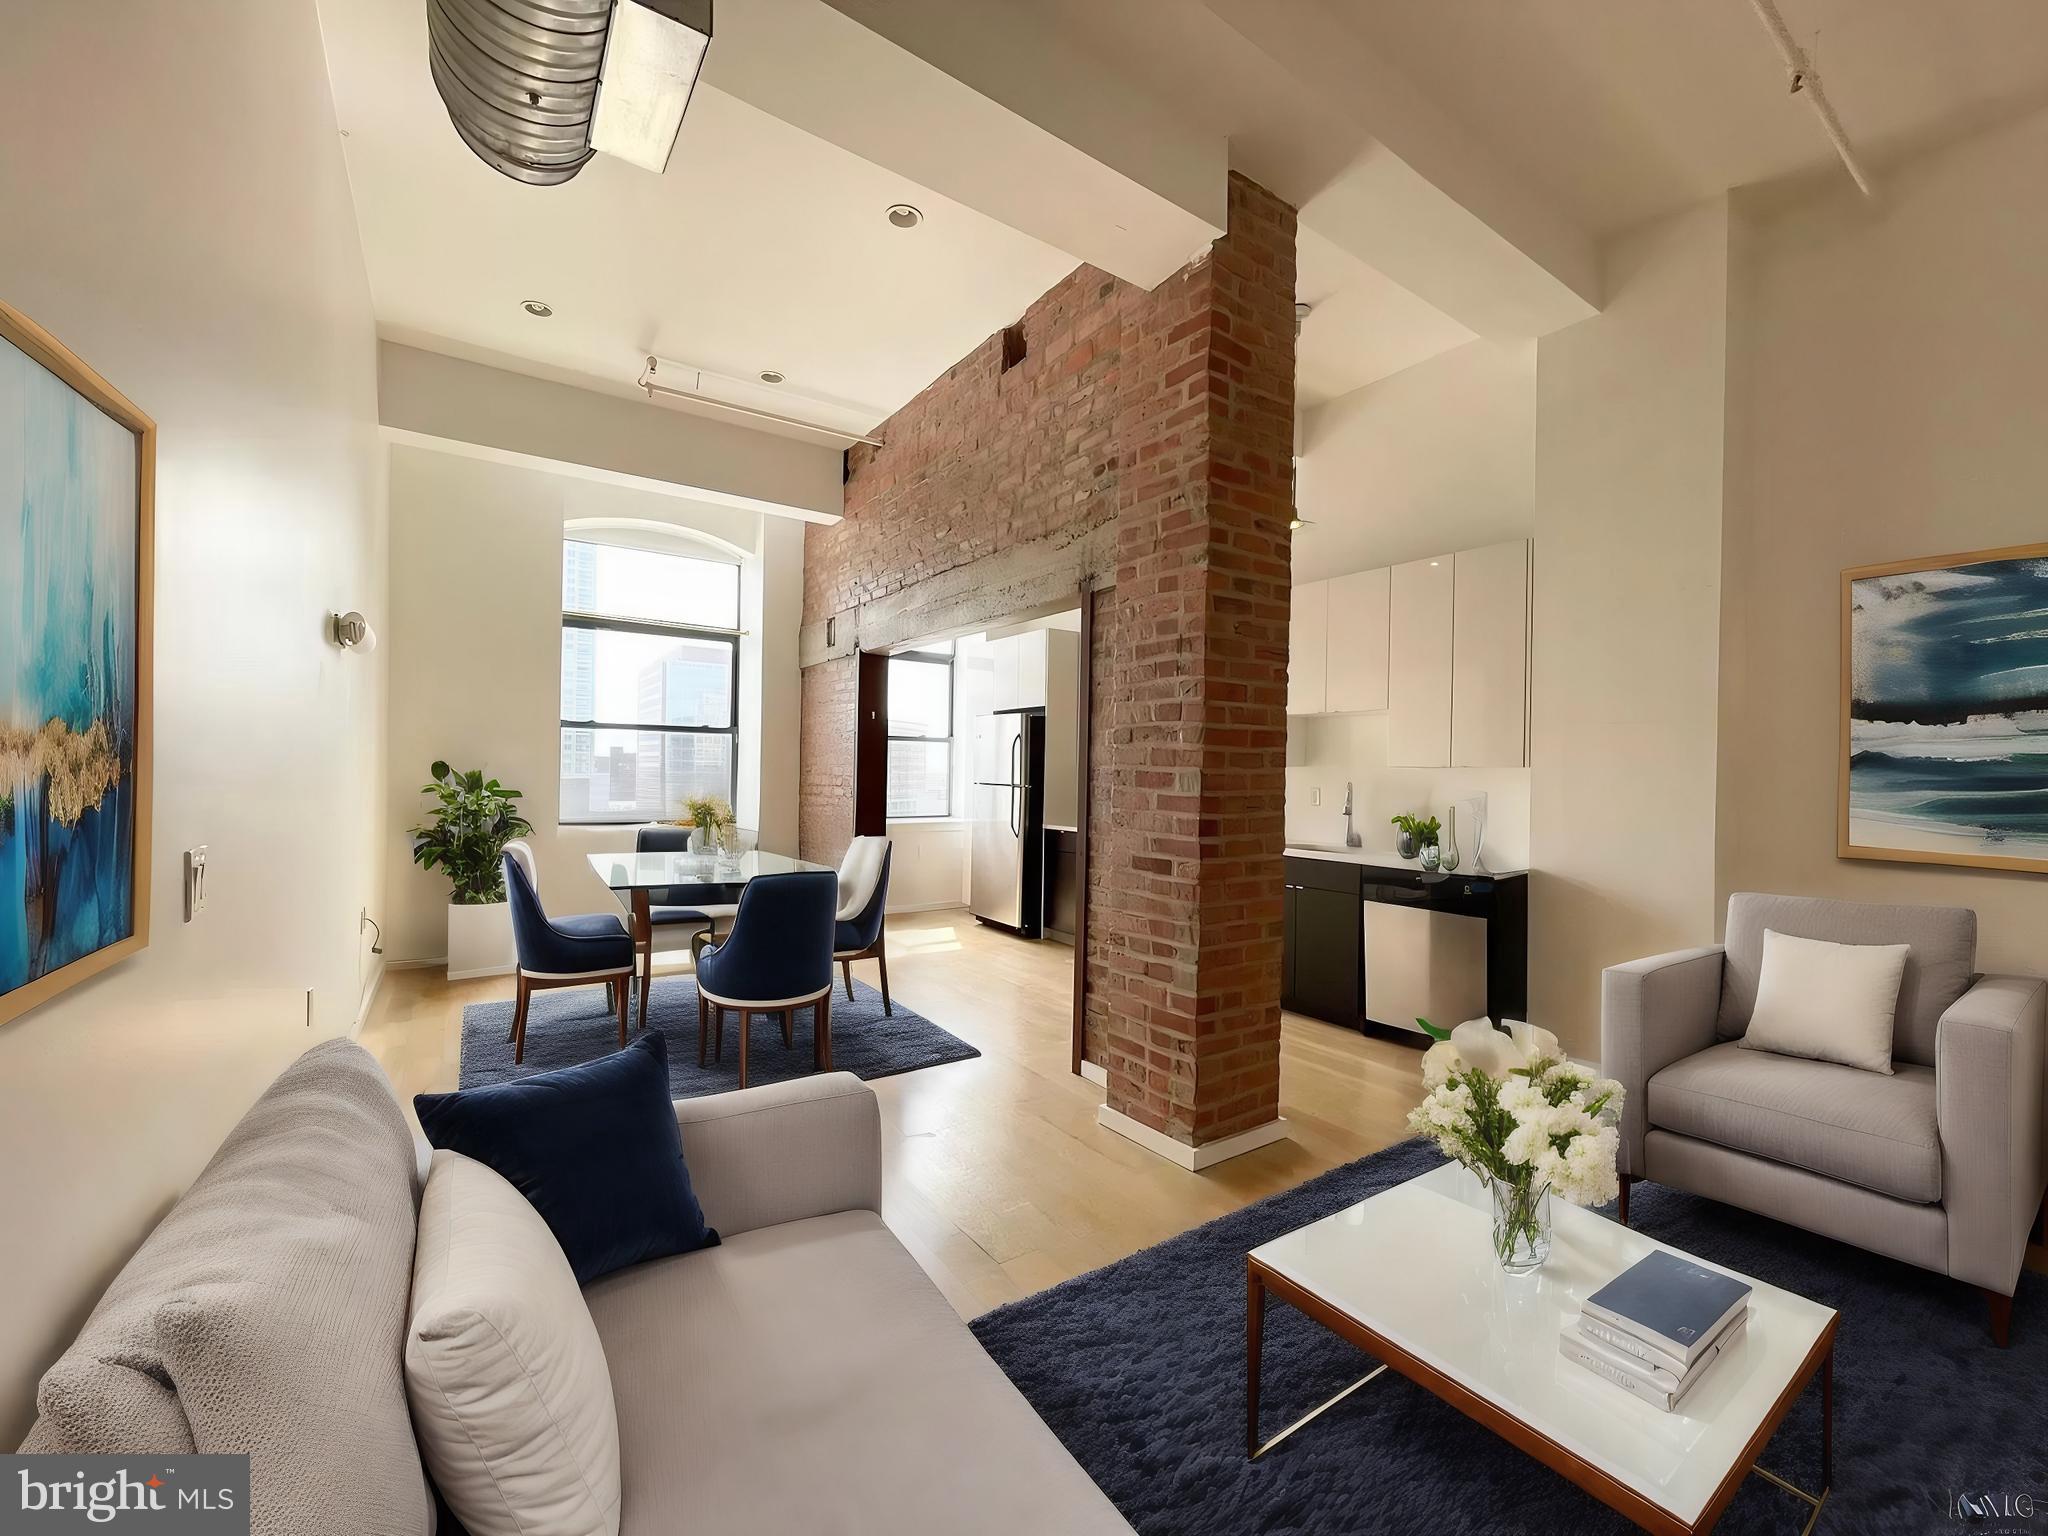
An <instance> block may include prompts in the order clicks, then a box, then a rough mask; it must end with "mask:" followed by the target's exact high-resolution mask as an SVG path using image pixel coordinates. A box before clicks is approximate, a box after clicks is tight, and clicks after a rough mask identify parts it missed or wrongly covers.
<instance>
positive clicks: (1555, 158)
mask: <svg viewBox="0 0 2048 1536" xmlns="http://www.w3.org/2000/svg"><path fill="white" fill-rule="evenodd" d="M1329 3H1330V4H1332V5H1334V6H1336V7H1337V8H1338V9H1340V10H1341V11H1343V12H1345V13H1346V14H1347V15H1348V16H1349V18H1350V19H1351V21H1352V22H1353V24H1354V25H1355V26H1356V27H1357V28H1358V29H1359V31H1360V33H1361V34H1362V36H1363V37H1364V38H1365V39H1366V40H1367V41H1369V42H1370V43H1371V44H1372V45H1373V46H1374V47H1376V48H1377V49H1379V50H1380V51H1381V52H1382V53H1384V54H1385V55H1386V56H1388V57H1389V58H1391V59H1392V60H1394V61H1395V62H1396V63H1397V64H1398V65H1399V66H1400V67H1401V68H1402V69H1403V70H1404V71H1405V72H1406V73H1407V74H1408V75H1409V76H1410V78H1412V79H1413V80H1414V81H1415V83H1416V84H1417V85H1418V86H1420V87H1421V88H1422V89H1423V90H1424V91H1426V92H1428V93H1429V94H1430V95H1431V96H1432V97H1434V98H1435V100H1436V102H1437V104H1438V105H1439V106H1440V107H1442V108H1443V109H1444V110H1445V111H1447V112H1449V113H1450V114H1452V115H1454V116H1456V117H1457V118H1459V119H1460V120H1462V121H1464V122H1465V123H1467V124H1468V125H1469V126H1470V127H1471V128H1472V129H1473V130H1474V131H1475V132H1476V133H1478V134H1479V135H1481V136H1482V137H1483V138H1485V139H1486V140H1487V141H1488V142H1489V143H1490V145H1491V146H1493V147H1494V148H1495V149H1496V150H1498V151H1499V152H1500V153H1501V154H1502V155H1503V156H1505V157H1506V158H1507V159H1508V160H1509V162H1510V163H1512V164H1517V165H1520V166H1522V167H1523V168H1525V169H1526V170H1527V171H1528V172H1529V173H1530V174H1531V175H1533V176H1534V177H1536V178H1537V179H1538V180H1540V181H1541V182H1542V184H1543V185H1544V186H1545V187H1546V188H1548V189H1549V190H1550V191H1552V192H1553V193H1555V194H1556V195H1558V196H1559V197H1561V198H1563V199H1564V200H1565V202H1566V203H1567V204H1568V205H1569V206H1570V209H1571V211H1572V212H1573V213H1574V214H1575V215H1576V216H1577V217H1578V218H1579V219H1580V220H1581V221H1582V222H1583V223H1584V224H1585V225H1586V227H1587V228H1589V229H1591V230H1592V231H1594V232H1595V233H1596V234H1601V235H1606V234H1611V233H1614V232H1616V231H1618V230H1621V229H1625V228H1628V227H1630V226H1632V225H1635V224H1639V223H1641V222H1643V221H1644V220H1646V219H1650V218H1653V217H1655V216H1657V215H1659V214H1662V213H1666V212H1670V211H1673V210H1675V209H1677V208H1681V207H1684V206H1686V205H1687V204H1689V203H1694V202H1697V201H1699V200H1700V199H1702V198H1705V197H1710V196H1712V195H1714V194H1715V193H1718V192H1721V191H1724V190H1726V189H1728V188H1731V187H1742V186H1749V185H1753V184H1755V183H1759V182H1765V181H1771V180H1775V179H1777V178H1779V177H1784V176H1789V175H1795V174H1798V173H1801V172H1805V171H1809V170H1815V169H1821V168H1825V167H1827V166H1829V165H1830V164H1831V163H1832V162H1833V159H1834V151H1833V150H1832V149H1831V148H1830V147H1829V145H1828V142H1827V140H1826V139H1825V138H1824V137H1823V136H1822V133H1821V130H1820V127H1819V124H1818V123H1817V122H1816V120H1815V119H1814V116H1813V114H1812V112H1811V110H1810V109H1809V108H1808V107H1807V105H1806V104H1805V103H1804V102H1803V101H1801V100H1799V99H1798V98H1797V97H1795V96H1792V95H1790V94H1788V92H1787V90H1786V81H1785V74H1784V70H1783V68H1782V67H1781V65H1780V63H1779V60H1778V55H1777V52H1776V50H1775V48H1774V47H1773V46H1772V44H1771V41H1770V38H1769V36H1768V34H1767V33H1766V32H1765V31H1764V28H1763V25H1762V23H1761V22H1760V21H1758V19H1757V17H1756V15H1755V13H1754V12H1753V11H1752V10H1751V9H1750V7H1749V5H1747V4H1746V3H1744V0H1513V3H1501V0H1430V3H1427V4H1418V3H1417V0H1329ZM1778 9H1779V13H1780V14H1781V15H1782V16H1783V17H1784V20H1785V25H1786V27H1787V28H1788V29H1789V30H1790V32H1791V33H1792V36H1793V39H1794V41H1796V42H1797V43H1799V44H1800V45H1801V47H1803V48H1804V49H1805V50H1806V51H1807V53H1808V55H1809V57H1810V58H1812V60H1813V62H1814V64H1815V67H1816V70H1817V72H1818V73H1819V75H1820V77H1821V79H1822V81H1823V83H1824V84H1825V85H1826V88H1827V94H1828V99H1829V101H1830V102H1831V103H1832V104H1833V105H1834V108H1835V110H1836V112H1837V113H1838V114H1839V115H1840V117H1841V119H1842V123H1843V126H1844V127H1845V128H1846V129H1847V131H1848V134H1849V137H1850V139H1851V140H1852V141H1854V142H1855V143H1856V145H1857V147H1858V150H1859V152H1867V154H1868V156H1869V157H1870V158H1871V159H1872V160H1873V161H1881V160H1882V158H1883V156H1884V155H1885V154H1886V153H1887V152H1890V151H1893V150H1895V149H1896V148H1898V147H1899V146H1900V145H1902V144H1905V143H1910V142H1912V141H1916V140H1920V139H1923V138H1926V137H1929V136H1933V135H1939V134H1941V133H1944V132H1948V131H1952V130H1953V129H1955V128H1957V127H1959V126H1963V125H1967V124H1968V123H1969V122H1970V121H1971V120H1973V119H1974V118H1977V117H1980V116H1985V115H1989V114H1993V113H1997V112H1999V111H2001V110H2010V109H2012V108H2014V107H2017V106H2019V105H2021V104H2037V103H2038V102H2039V100H2040V99H2041V96H2042V94H2043V93H2044V92H2048V4H2043V3H2041V0H1779V4H1778Z"/></svg>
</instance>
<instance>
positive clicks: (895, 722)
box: [889, 658, 953, 736]
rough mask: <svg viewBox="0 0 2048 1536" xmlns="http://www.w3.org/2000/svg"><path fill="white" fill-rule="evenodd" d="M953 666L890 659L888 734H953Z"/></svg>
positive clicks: (933, 662)
mask: <svg viewBox="0 0 2048 1536" xmlns="http://www.w3.org/2000/svg"><path fill="white" fill-rule="evenodd" d="M952 702H953V668H952V666H951V664H950V663H947V662H943V661H904V660H902V659H900V658H892V659H891V660H890V662H889V734H890V735H891V736H950V735H951V734H952V728H953V711H952Z"/></svg>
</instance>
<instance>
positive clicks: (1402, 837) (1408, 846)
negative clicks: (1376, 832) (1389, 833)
mask: <svg viewBox="0 0 2048 1536" xmlns="http://www.w3.org/2000/svg"><path fill="white" fill-rule="evenodd" d="M1394 852H1396V853H1398V854H1399V855H1400V856H1401V857H1402V858H1404V859H1412V858H1414V857H1415V834H1414V833H1413V832H1396V833H1395V834H1394Z"/></svg>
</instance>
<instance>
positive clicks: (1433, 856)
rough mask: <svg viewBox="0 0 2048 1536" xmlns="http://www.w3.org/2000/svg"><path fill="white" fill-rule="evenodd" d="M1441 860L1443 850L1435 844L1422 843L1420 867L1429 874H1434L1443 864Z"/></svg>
mask: <svg viewBox="0 0 2048 1536" xmlns="http://www.w3.org/2000/svg"><path fill="white" fill-rule="evenodd" d="M1443 858H1444V851H1443V849H1441V848H1439V847H1438V846H1437V845H1436V844H1435V843H1424V844H1423V845H1422V867H1423V868H1424V869H1425V870H1427V871H1428V872H1429V873H1431V874H1435V873H1436V871H1437V867H1438V866H1439V865H1441V864H1442V863H1443Z"/></svg>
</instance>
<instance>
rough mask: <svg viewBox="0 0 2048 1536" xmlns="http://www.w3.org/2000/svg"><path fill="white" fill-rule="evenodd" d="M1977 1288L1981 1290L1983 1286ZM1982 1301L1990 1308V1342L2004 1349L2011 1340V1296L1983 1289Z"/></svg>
mask: <svg viewBox="0 0 2048 1536" xmlns="http://www.w3.org/2000/svg"><path fill="white" fill-rule="evenodd" d="M1978 1289H1979V1290H1983V1287H1982V1286H1979V1287H1978ZM1984 1301H1985V1304H1986V1305H1987V1306H1988V1307H1989V1308H1990V1309H1991V1342H1992V1343H1994V1344H1996V1345H1997V1346H1998V1347H1999V1348H2000V1349H2004V1348H2005V1347H2006V1346H2007V1345H2008V1344H2010V1343H2011V1342H2012V1298H2011V1297H2010V1296H2001V1295H1999V1294H1998V1292H1996V1291H1984Z"/></svg>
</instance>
